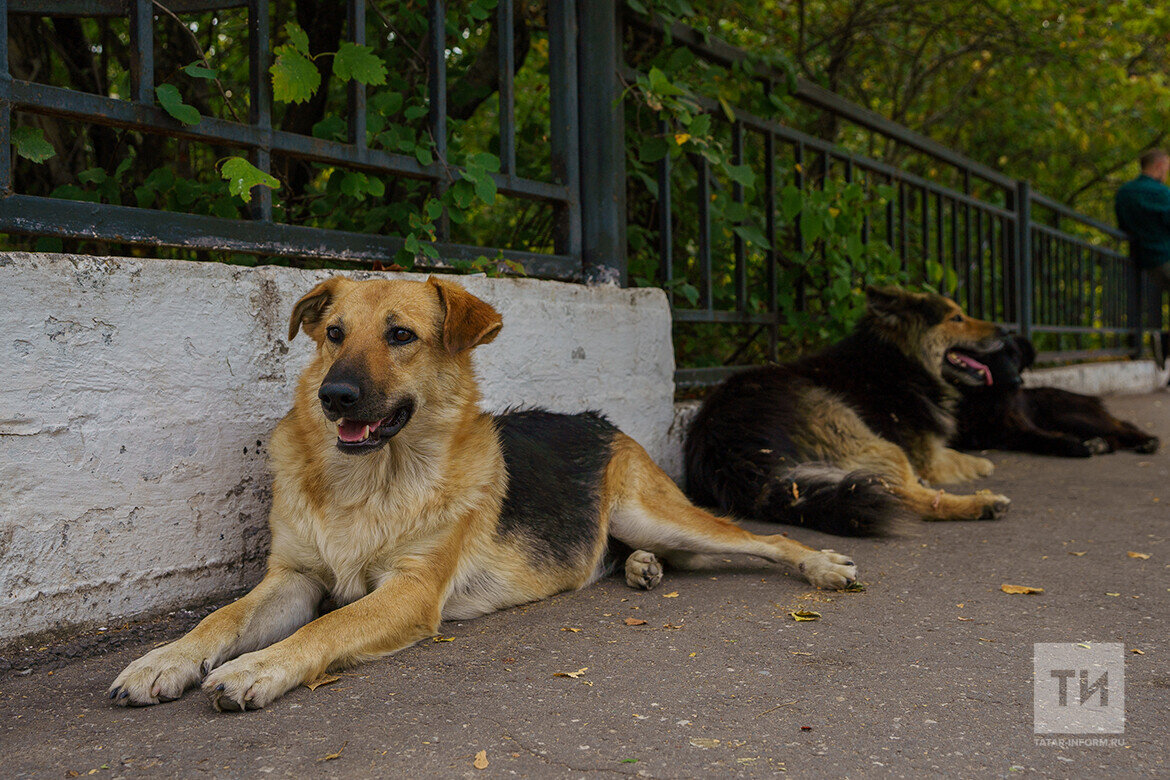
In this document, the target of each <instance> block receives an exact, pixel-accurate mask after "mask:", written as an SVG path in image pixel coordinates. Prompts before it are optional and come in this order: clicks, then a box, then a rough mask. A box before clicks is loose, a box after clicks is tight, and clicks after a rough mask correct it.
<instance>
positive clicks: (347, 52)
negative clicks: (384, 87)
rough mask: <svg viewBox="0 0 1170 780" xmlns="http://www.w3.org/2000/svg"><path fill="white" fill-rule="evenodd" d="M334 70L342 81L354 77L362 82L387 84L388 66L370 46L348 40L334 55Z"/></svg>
mask: <svg viewBox="0 0 1170 780" xmlns="http://www.w3.org/2000/svg"><path fill="white" fill-rule="evenodd" d="M333 72H334V73H335V74H336V75H337V78H339V79H341V80H342V81H349V80H350V79H353V80H354V81H357V82H358V83H360V84H385V83H386V66H385V64H383V63H382V60H381V58H380V57H378V55H376V54H374V50H373V49H371V48H370V47H369V46H360V45H358V44H356V43H350V42H348V41H346V42H345V43H343V44H341V46H340V47H339V48H338V49H337V54H335V55H334V57H333Z"/></svg>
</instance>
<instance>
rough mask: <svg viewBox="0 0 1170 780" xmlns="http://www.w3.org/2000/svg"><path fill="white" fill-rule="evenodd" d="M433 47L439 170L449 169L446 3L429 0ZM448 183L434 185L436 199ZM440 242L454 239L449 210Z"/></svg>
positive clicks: (440, 226) (433, 126) (430, 88)
mask: <svg viewBox="0 0 1170 780" xmlns="http://www.w3.org/2000/svg"><path fill="white" fill-rule="evenodd" d="M428 27H429V33H430V34H429V36H428V37H429V39H430V46H429V48H428V50H427V70H428V78H427V97H428V99H429V101H430V106H429V113H428V124H429V129H430V132H431V139H432V140H433V142H434V144H435V159H437V160H438V162H439V167H440V168H441V169H443V170H446V167H447V9H446V5H445V3H444V2H443V0H430V7H429V16H428ZM447 186H448V182H446V181H444V180H440V181H438V182H436V183H435V195H436V197H442V195H443V193H444V192H445V191H446V189H447ZM435 228H436V230H435V233H436V234H437V236H438V239H439V240H440V241H446V240H448V239H449V238H450V236H451V219H450V217H449V216H448V215H447V211H446V209H444V210H443V215H442V216H441V217H440V218H439V219H438V221H437V224H436V225H435Z"/></svg>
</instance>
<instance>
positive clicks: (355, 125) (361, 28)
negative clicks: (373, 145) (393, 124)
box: [345, 0, 366, 149]
mask: <svg viewBox="0 0 1170 780" xmlns="http://www.w3.org/2000/svg"><path fill="white" fill-rule="evenodd" d="M346 11H347V14H348V22H349V41H350V43H356V44H357V45H358V46H365V45H366V0H347V2H346ZM345 89H346V97H347V99H348V103H349V106H348V108H349V112H348V113H349V142H350V143H351V144H353V145H354V146H356V147H358V149H365V148H366V85H365V84H362V83H361V82H359V81H357V80H356V79H351V80H350V82H349V83H348V84H346V85H345Z"/></svg>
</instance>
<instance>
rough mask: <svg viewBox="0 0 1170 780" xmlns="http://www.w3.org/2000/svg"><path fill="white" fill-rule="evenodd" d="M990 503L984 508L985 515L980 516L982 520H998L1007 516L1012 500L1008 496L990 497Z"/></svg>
mask: <svg viewBox="0 0 1170 780" xmlns="http://www.w3.org/2000/svg"><path fill="white" fill-rule="evenodd" d="M987 498H988V503H987V504H985V505H984V506H983V514H981V515H979V519H980V520H998V519H999V518H1001V517H1003V516H1004V515H1006V514H1007V511H1008V508H1009V507H1010V506H1011V505H1012V500H1011V499H1010V498H1008V497H1007V496H988V497H987Z"/></svg>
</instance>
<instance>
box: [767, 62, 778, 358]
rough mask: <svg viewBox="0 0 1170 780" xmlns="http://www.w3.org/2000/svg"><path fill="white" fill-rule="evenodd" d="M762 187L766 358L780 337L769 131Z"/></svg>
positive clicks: (772, 145) (773, 143)
mask: <svg viewBox="0 0 1170 780" xmlns="http://www.w3.org/2000/svg"><path fill="white" fill-rule="evenodd" d="M771 91H772V84H771V82H769V83H768V92H769V93H771ZM764 165H765V166H766V167H765V168H764V188H765V190H766V191H767V202H766V204H765V206H764V207H765V209H767V213H766V215H765V217H764V238H766V239H767V240H768V251H767V253H766V259H765V261H764V262H765V263H767V267H766V268H765V269H764V278H765V280H766V282H765V283H766V284H767V285H768V294H767V298H766V301H767V305H768V313H769V314H770V315H771V322H770V323H769V324H768V359H769V360H776V359H777V357H778V356H777V354H776V352H777V342H778V341H779V338H780V316H779V312H778V311H777V306H776V264H777V263H778V262H779V258H780V254H779V252H778V251H777V249H776V136H775V135H774V134H773V133H772V132H771V131H769V132H768V133H767V134H766V135H765V136H764Z"/></svg>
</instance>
